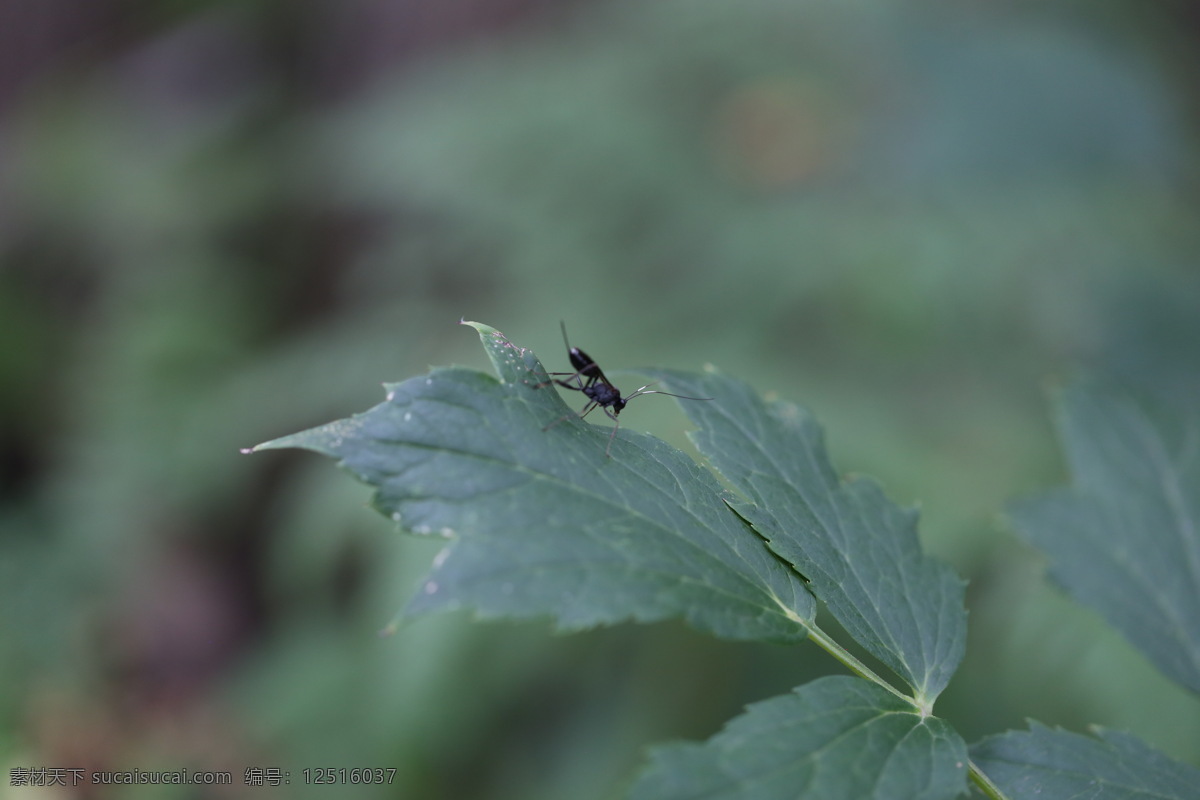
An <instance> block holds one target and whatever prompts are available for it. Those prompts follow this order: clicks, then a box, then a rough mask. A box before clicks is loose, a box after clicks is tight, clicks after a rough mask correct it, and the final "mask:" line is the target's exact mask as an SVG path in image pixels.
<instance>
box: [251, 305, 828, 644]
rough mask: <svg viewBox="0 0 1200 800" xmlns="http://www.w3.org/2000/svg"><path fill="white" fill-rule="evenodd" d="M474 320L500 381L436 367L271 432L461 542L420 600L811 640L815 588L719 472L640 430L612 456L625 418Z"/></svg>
mask: <svg viewBox="0 0 1200 800" xmlns="http://www.w3.org/2000/svg"><path fill="white" fill-rule="evenodd" d="M466 324H470V325H473V326H474V327H475V328H476V329H477V330H478V331H479V335H480V339H481V340H482V341H483V344H484V347H485V349H486V350H487V352H488V355H489V357H490V358H491V360H492V363H493V365H494V366H495V368H496V371H497V373H498V374H499V376H500V378H501V380H499V381H497V380H496V379H494V378H492V377H490V376H488V375H485V374H483V373H481V372H477V371H474V370H468V369H462V368H450V369H435V370H433V371H432V372H430V373H429V374H428V375H427V376H422V377H418V378H413V379H411V380H408V381H405V382H403V383H399V384H394V385H388V386H386V389H387V402H385V403H382V404H381V405H378V406H376V407H375V408H373V409H371V410H369V411H367V412H365V413H363V414H358V415H356V416H354V417H351V418H350V419H345V420H340V421H338V422H333V423H330V424H328V425H323V426H321V427H318V428H314V429H312V430H309V431H305V432H303V433H298V434H295V435H292V436H286V437H283V438H282V439H277V440H275V441H272V442H267V443H265V444H262V445H259V448H268V447H271V448H277V447H301V448H306V449H309V450H315V451H317V452H319V453H324V454H326V455H329V456H333V457H335V458H337V459H339V460H340V464H341V466H343V467H345V468H346V469H348V470H349V471H350V472H352V473H353V474H354V475H355V476H357V477H358V478H359V479H361V480H362V481H364V482H365V483H367V484H369V485H371V486H373V487H375V494H374V498H373V502H374V505H375V507H376V508H377V509H378V510H379V511H380V512H382V513H383V514H385V515H387V516H389V517H391V518H392V519H394V520H395V521H396V522H398V523H399V524H400V525H401V526H402V527H404V528H406V529H407V530H409V531H412V532H415V533H419V534H431V535H440V536H445V537H446V538H447V539H449V540H450V542H449V544H448V545H447V546H446V548H445V549H444V550H443V551H442V552H441V553H440V554H439V555H438V556H437V558H436V559H435V561H434V565H433V568H432V570H431V572H430V574H429V576H428V578H427V579H426V580H425V581H424V583H423V585H422V587H421V589H420V591H419V592H418V593H417V595H416V596H415V597H414V598H413V599H412V600H411V601H410V603H409V604H408V606H407V608H406V612H407V613H409V614H418V613H423V612H429V611H435V610H443V609H450V608H455V607H460V606H462V607H469V608H473V609H475V610H476V611H477V612H478V613H479V614H481V615H482V616H485V617H499V616H508V617H531V616H541V615H549V616H551V617H552V618H553V619H554V621H555V623H556V624H557V626H558V627H560V628H562V629H578V628H584V627H589V626H593V625H600V624H611V623H616V622H619V621H622V620H626V619H635V620H639V621H643V622H648V621H653V620H660V619H664V618H667V617H684V618H685V619H687V620H688V622H690V623H691V624H692V625H693V626H695V627H696V628H698V629H701V630H704V631H708V632H710V633H712V634H714V635H717V636H721V637H726V638H732V639H772V640H777V641H794V640H798V639H801V638H803V637H804V635H805V633H804V629H803V627H802V625H801V624H799V621H800V620H811V619H812V617H813V614H814V613H815V612H814V606H815V602H814V600H813V598H812V596H811V595H810V594H809V593H808V592H807V591H806V589H805V588H804V585H803V582H802V581H801V580H800V579H799V578H798V577H797V576H796V575H795V574H794V573H793V572H792V571H791V570H790V569H789V568H788V567H787V565H785V564H784V563H782V562H781V561H780V560H779V559H778V558H777V557H776V556H775V555H773V554H772V553H771V552H770V551H768V550H767V548H766V547H764V546H763V543H762V540H761V539H760V538H759V537H758V536H757V535H756V534H755V533H754V532H753V531H752V530H751V529H750V528H749V527H748V526H747V525H746V524H745V522H744V521H743V520H741V519H740V518H738V517H737V516H736V515H735V514H734V513H732V512H731V511H730V510H729V509H728V508H727V507H726V506H725V504H724V503H723V502H722V499H721V488H720V485H719V484H718V483H717V481H716V479H715V478H714V477H713V475H712V474H711V473H709V472H708V471H706V470H703V469H701V468H700V467H698V466H697V465H696V464H695V462H694V461H692V460H691V459H690V458H688V457H687V456H686V455H684V454H683V453H681V452H679V451H678V450H676V449H674V448H672V447H670V446H669V445H667V444H666V443H665V442H662V441H660V440H659V439H655V438H654V437H651V436H647V435H645V434H640V433H634V432H632V431H629V430H627V429H626V428H622V429H621V430H620V431H619V432H618V434H617V437H616V440H615V441H614V442H613V445H612V458H606V457H605V447H606V445H607V443H608V437H609V431H610V429H609V427H607V426H597V425H593V424H591V423H588V422H585V421H582V420H579V419H574V418H571V417H574V416H575V412H574V411H573V410H572V409H570V408H569V407H568V406H567V405H566V404H565V403H563V401H562V399H561V398H560V397H559V396H558V393H557V392H556V391H555V390H554V389H553V388H552V387H541V388H539V387H538V384H539V383H541V382H543V381H545V380H546V373H545V370H544V369H543V368H542V365H541V364H540V363H539V362H538V360H537V359H536V357H535V356H534V355H533V353H532V352H531V351H529V350H527V349H525V348H522V347H518V346H517V345H514V344H512V343H511V342H509V341H508V340H507V339H506V338H505V337H504V336H503V335H502V334H501V333H499V332H498V331H495V330H493V329H492V328H489V327H487V326H485V325H480V324H477V323H466ZM564 417H566V418H568V419H566V421H563V422H562V423H561V424H558V425H555V426H554V427H552V428H550V429H549V430H544V428H545V427H546V426H547V425H549V424H550V423H553V422H555V421H556V420H560V419H563V418H564ZM256 449H258V448H256Z"/></svg>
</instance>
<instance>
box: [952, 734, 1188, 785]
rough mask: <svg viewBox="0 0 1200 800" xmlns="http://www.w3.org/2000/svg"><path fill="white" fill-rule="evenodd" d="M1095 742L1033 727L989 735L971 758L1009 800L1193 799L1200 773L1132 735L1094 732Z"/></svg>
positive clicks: (973, 751)
mask: <svg viewBox="0 0 1200 800" xmlns="http://www.w3.org/2000/svg"><path fill="white" fill-rule="evenodd" d="M1095 733H1096V735H1097V737H1098V738H1092V737H1090V736H1081V735H1079V734H1077V733H1071V732H1069V731H1064V730H1061V729H1055V730H1051V729H1050V728H1047V727H1045V726H1044V725H1040V724H1038V723H1036V722H1032V723H1030V729H1029V731H1028V732H1025V731H1010V732H1008V733H1005V734H1001V735H999V736H991V737H989V738H987V739H984V740H983V741H982V742H980V743H979V744H977V745H975V746H974V747H972V748H971V758H972V760H973V761H974V762H975V765H976V766H977V767H979V768H980V769H981V770H982V771H983V772H984V773H986V774H987V776H988V777H989V778H990V779H991V780H992V782H993V783H995V784H996V785H997V786H999V787H1000V788H1001V789H1002V790H1003V791H1004V793H1005V795H1007V796H1008V798H1009V800H1024V799H1025V798H1031V799H1032V798H1037V800H1045V798H1049V797H1086V798H1088V800H1141V799H1142V798H1144V799H1145V800H1151V798H1153V800H1172V798H1174V799H1175V800H1195V798H1196V792H1197V787H1200V770H1197V769H1195V768H1194V767H1190V766H1188V765H1186V764H1182V763H1180V762H1178V761H1173V760H1172V759H1170V758H1168V757H1167V756H1166V755H1164V754H1163V753H1161V752H1160V751H1158V750H1155V749H1154V748H1152V747H1150V746H1149V745H1147V744H1146V743H1144V742H1142V741H1141V740H1140V739H1138V738H1137V737H1135V736H1130V735H1129V734H1127V733H1120V732H1118V731H1109V730H1103V729H1099V728H1097V729H1095Z"/></svg>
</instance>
